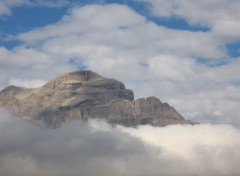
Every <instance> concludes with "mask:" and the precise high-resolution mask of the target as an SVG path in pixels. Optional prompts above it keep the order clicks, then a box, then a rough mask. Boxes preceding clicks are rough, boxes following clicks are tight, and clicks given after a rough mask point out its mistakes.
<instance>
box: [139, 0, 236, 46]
mask: <svg viewBox="0 0 240 176" xmlns="http://www.w3.org/2000/svg"><path fill="white" fill-rule="evenodd" d="M139 1H142V0H139ZM144 1H145V2H147V3H149V4H151V11H152V14H153V15H155V16H159V17H161V18H171V17H177V18H183V19H185V20H186V21H187V22H188V23H189V24H190V25H200V26H207V27H209V28H210V29H211V30H212V31H213V32H214V33H216V34H218V35H219V37H224V38H226V39H227V40H228V42H233V41H234V40H238V37H239V35H240V32H239V31H240V30H239V28H240V25H239V17H240V16H239V13H238V9H239V8H240V2H239V1H235V0H229V1H222V0H212V1H206V0H201V1H194V2H188V1H178V0H169V1H165V0H149V1H148V0H147V1H146V0H144ZM236 37H237V38H236Z"/></svg>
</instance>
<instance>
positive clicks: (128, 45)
mask: <svg viewBox="0 0 240 176" xmlns="http://www.w3.org/2000/svg"><path fill="white" fill-rule="evenodd" d="M151 2H153V1H151ZM156 2H157V1H156ZM164 2H165V1H164ZM170 2H172V1H169V2H166V4H171V3H170ZM201 2H202V1H201ZM178 3H179V1H178ZM189 5H192V6H194V7H195V5H194V4H192V3H189ZM163 6H164V4H163ZM179 6H180V5H179ZM227 7H228V6H227ZM153 8H158V5H157V4H156V5H154V6H153ZM169 8H170V7H169ZM179 8H180V7H179ZM196 8H197V7H196ZM227 9H228V8H227ZM169 12H171V10H170V11H169ZM179 13H180V12H179ZM196 13H197V11H196ZM206 13H207V11H206ZM211 13H214V12H209V15H210V16H211ZM216 13H217V12H216ZM226 13H227V12H226ZM171 14H172V13H170V14H166V15H167V16H171ZM166 15H165V16H166ZM189 18H190V17H189ZM195 21H196V23H197V22H198V21H197V20H195ZM203 21H204V20H203ZM199 23H200V21H199ZM209 24H212V23H210V22H209ZM15 37H16V38H17V39H18V40H21V41H23V42H24V43H23V44H22V45H20V46H18V47H16V48H14V49H12V50H7V49H5V48H3V47H2V48H1V49H0V57H1V58H0V63H1V70H0V73H1V74H0V80H1V85H0V87H1V88H3V87H4V86H6V85H8V84H12V83H17V85H22V83H24V82H25V81H27V82H28V83H31V84H32V83H34V84H35V83H36V82H35V81H34V80H42V82H44V81H48V80H50V79H52V78H54V77H55V76H58V75H59V74H64V73H67V72H68V71H72V70H75V69H78V68H79V67H86V68H87V69H91V70H93V71H96V72H98V73H99V74H102V75H103V76H106V77H114V78H116V79H119V80H121V81H123V82H124V83H125V84H127V87H128V88H132V89H133V90H134V92H135V95H136V97H137V98H138V97H146V96H152V95H154V96H157V97H159V98H160V99H161V100H162V101H167V102H169V103H170V104H171V105H173V106H174V107H176V109H177V110H178V111H179V112H180V113H182V114H183V115H184V116H185V117H186V118H191V119H193V120H194V119H195V120H200V122H201V121H207V119H209V121H212V122H215V123H217V122H228V123H232V124H240V123H239V120H238V118H239V110H238V107H239V106H240V104H239V102H240V101H239V100H240V98H239V97H238V95H239V94H238V93H239V77H238V75H239V74H240V73H239V72H240V70H239V65H240V62H239V58H231V57H230V56H229V55H228V53H227V51H226V49H225V48H224V46H225V44H226V42H228V39H229V38H228V39H227V40H226V38H225V37H224V36H220V35H219V34H217V33H216V31H213V30H211V31H207V32H194V31H186V30H185V31H183V30H173V29H169V28H166V27H163V26H159V25H157V24H155V23H154V22H152V21H149V20H147V19H146V18H145V17H144V16H142V15H140V14H138V13H137V12H136V11H134V10H132V9H131V8H129V7H127V6H125V5H119V4H108V5H94V4H93V5H86V6H83V7H75V8H73V9H71V10H69V12H68V13H67V14H66V15H65V16H64V17H63V18H62V19H61V20H59V21H58V22H57V23H55V24H51V25H47V26H45V27H42V28H38V29H34V30H32V31H29V32H26V33H21V34H18V35H17V36H15ZM201 59H202V60H201ZM216 64H220V65H216ZM221 64H222V65H221ZM31 80H33V81H31ZM31 84H29V86H30V85H31Z"/></svg>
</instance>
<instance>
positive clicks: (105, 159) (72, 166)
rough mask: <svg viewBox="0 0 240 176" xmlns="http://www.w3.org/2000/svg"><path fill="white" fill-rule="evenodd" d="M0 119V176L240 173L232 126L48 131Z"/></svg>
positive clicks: (85, 126) (80, 125)
mask: <svg viewBox="0 0 240 176" xmlns="http://www.w3.org/2000/svg"><path fill="white" fill-rule="evenodd" d="M0 114H1V115H0V141H1V142H0V171H1V176H26V175H33V176H66V175H69V176H79V175H84V176H113V175H115V176H132V175H138V176H149V175H151V176H155V175H156V176H157V175H163V176H166V175H168V176H176V175H180V176H192V175H196V176H202V175H204V176H219V175H221V176H237V175H239V174H240V170H239V162H240V153H239V147H240V142H239V140H238V139H239V137H240V130H239V129H237V128H234V127H232V126H230V125H211V124H199V125H184V126H183V125H170V126H166V127H161V128H160V127H152V126H150V125H140V126H138V127H137V128H131V127H123V126H118V125H117V126H115V127H112V126H110V125H109V124H108V123H106V122H105V121H102V120H100V121H99V120H96V119H95V120H89V121H88V122H82V121H80V120H73V121H71V122H69V123H63V124H62V125H61V127H60V128H56V129H52V128H47V127H46V126H45V125H43V123H41V122H40V121H38V120H32V121H27V120H24V119H22V118H16V117H12V116H11V115H10V114H9V112H8V111H7V110H6V109H0Z"/></svg>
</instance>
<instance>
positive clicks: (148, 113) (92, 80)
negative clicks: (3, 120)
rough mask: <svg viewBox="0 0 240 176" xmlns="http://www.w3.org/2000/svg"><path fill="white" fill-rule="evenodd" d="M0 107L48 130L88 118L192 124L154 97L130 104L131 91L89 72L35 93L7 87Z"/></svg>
mask: <svg viewBox="0 0 240 176" xmlns="http://www.w3.org/2000/svg"><path fill="white" fill-rule="evenodd" d="M0 106H4V107H7V108H9V110H10V111H11V112H12V114H13V115H16V116H21V117H24V118H27V119H38V120H42V121H43V122H44V123H45V124H46V125H48V126H51V127H57V126H58V125H60V124H61V123H62V122H65V121H69V120H72V119H82V120H87V119H89V118H100V119H105V120H107V121H108V122H110V123H113V124H121V125H125V126H137V125H140V124H150V125H154V126H165V125H169V124H191V123H192V122H190V121H186V120H185V119H184V118H183V117H182V116H181V115H180V114H179V113H178V112H177V111H176V110H175V109H174V108H173V107H171V106H170V105H168V104H167V103H162V102H161V101H160V100H159V99H157V98H155V97H148V98H146V99H144V98H141V99H137V100H134V95H133V92H132V90H129V89H126V88H125V86H124V84H123V83H122V82H119V81H117V80H115V79H109V78H104V77H102V76H100V75H98V74H96V73H94V72H92V71H79V72H72V73H68V74H66V75H63V76H60V77H58V78H56V79H54V80H52V81H50V82H48V83H47V84H45V85H44V86H42V87H40V88H35V89H26V88H21V87H16V86H9V87H7V88H5V89H4V90H2V91H1V92H0Z"/></svg>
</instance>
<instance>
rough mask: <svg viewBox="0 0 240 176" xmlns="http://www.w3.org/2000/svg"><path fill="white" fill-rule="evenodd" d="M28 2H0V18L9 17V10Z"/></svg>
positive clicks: (25, 0) (21, 0)
mask: <svg viewBox="0 0 240 176" xmlns="http://www.w3.org/2000/svg"><path fill="white" fill-rule="evenodd" d="M27 3H28V0H11V1H8V0H2V1H1V2H0V16H1V15H10V14H11V9H12V8H13V7H16V6H21V5H24V4H27Z"/></svg>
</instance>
